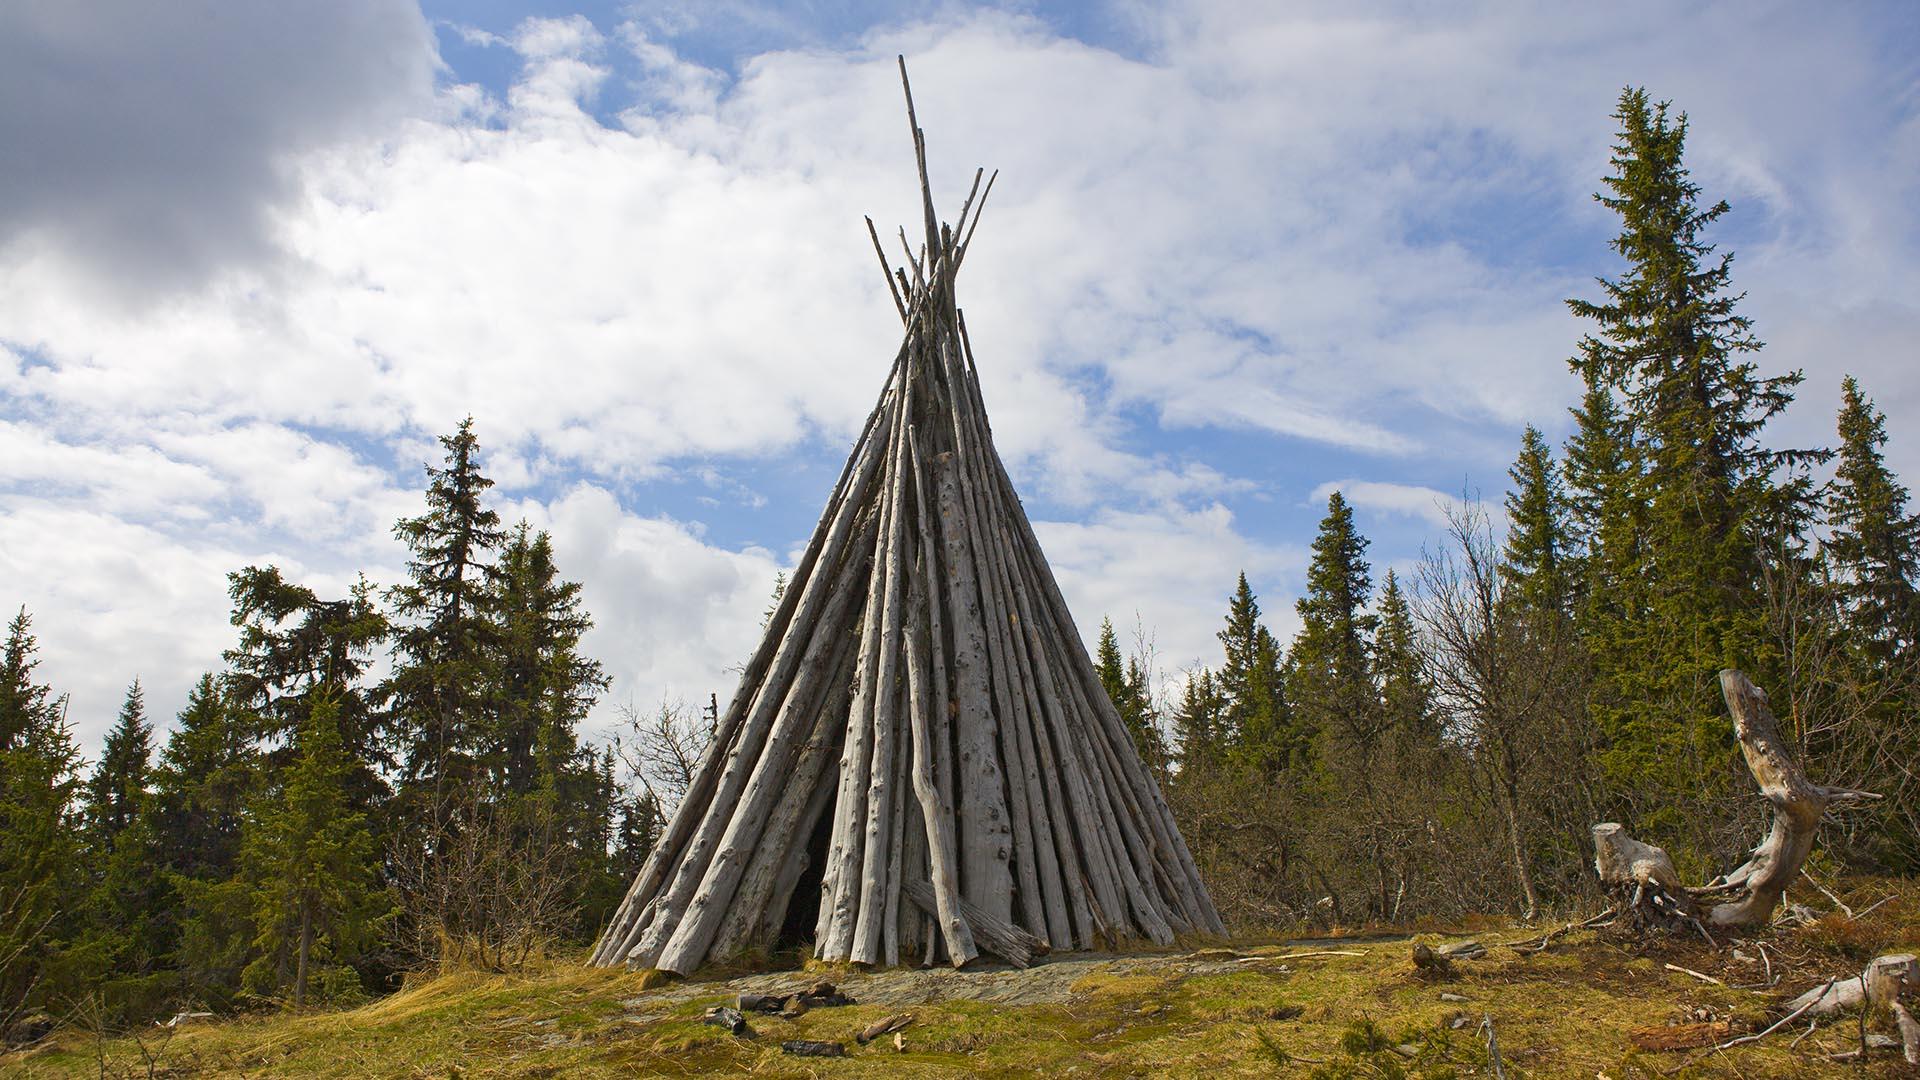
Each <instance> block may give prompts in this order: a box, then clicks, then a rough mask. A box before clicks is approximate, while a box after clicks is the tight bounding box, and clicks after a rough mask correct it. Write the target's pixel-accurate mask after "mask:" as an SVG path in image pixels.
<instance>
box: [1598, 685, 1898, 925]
mask: <svg viewBox="0 0 1920 1080" xmlns="http://www.w3.org/2000/svg"><path fill="white" fill-rule="evenodd" d="M1720 690H1721V693H1722V695H1723V696H1724V697H1725V698H1726V701H1727V709H1728V711H1730V712H1731V713H1732V714H1733V730H1734V734H1735V735H1736V736H1737V737H1738V738H1739V740H1740V752H1741V754H1742V755H1744V756H1745V757H1746V760H1747V768H1748V770H1750V771H1751V772H1752V773H1753V779H1754V782H1755V783H1757V784H1758V785H1759V787H1760V793H1761V794H1762V795H1764V796H1765V797H1766V799H1767V802H1769V803H1770V804H1772V806H1773V825H1772V827H1771V828H1770V829H1768V830H1767V835H1766V837H1765V838H1764V839H1762V840H1761V842H1760V844H1759V846H1758V847H1755V848H1754V849H1753V855H1752V857H1751V858H1749V859H1748V860H1747V861H1746V863H1744V864H1743V865H1741V866H1740V867H1739V868H1738V869H1736V870H1734V871H1733V872H1731V873H1729V874H1726V875H1724V876H1722V877H1720V878H1718V879H1716V880H1714V881H1712V882H1709V883H1708V884H1707V885H1705V886H1703V887H1700V888H1687V887H1685V886H1683V885H1682V884H1681V883H1680V876H1679V874H1678V873H1676V872H1675V871H1674V868H1673V860H1671V859H1670V858H1668V857H1667V853H1666V852H1665V851H1662V850H1661V849H1660V848H1658V847H1655V846H1653V845H1652V844H1645V843H1642V842H1640V841H1638V840H1635V839H1634V838H1633V837H1631V836H1628V835H1627V831H1626V829H1625V828H1624V827H1622V826H1621V825H1619V824H1617V823H1614V822H1606V823H1603V824H1600V825H1595V826H1594V827H1593V845H1594V869H1595V871H1597V872H1598V873H1599V875H1600V881H1601V884H1602V885H1603V886H1604V887H1605V888H1606V890H1607V892H1608V893H1609V894H1610V895H1612V897H1613V898H1614V901H1615V903H1616V904H1618V905H1619V908H1620V913H1621V916H1622V918H1623V919H1625V920H1626V921H1628V922H1629V923H1630V924H1637V925H1639V926H1643V927H1660V928H1665V929H1673V928H1675V927H1678V926H1684V925H1692V926H1695V927H1698V928H1699V929H1700V931H1701V933H1703V934H1707V933H1708V931H1707V928H1708V927H1716V926H1755V925H1763V924H1765V923H1766V921H1767V920H1768V919H1769V918H1771V917H1772V915H1773V912H1774V909H1775V908H1777V907H1778V906H1779V904H1780V897H1781V896H1782V895H1783V894H1784V893H1785V892H1786V891H1787V886H1789V885H1791V884H1793V880H1794V878H1795V877H1796V876H1798V875H1799V873H1800V868H1801V866H1803V865H1804V864H1805V863H1806V861H1807V855H1808V854H1809V853H1810V852H1811V851H1812V850H1813V839H1814V834H1815V833H1816V831H1818V829H1819V825H1820V819H1821V817H1823V816H1824V815H1825V814H1826V813H1827V811H1828V810H1830V809H1833V808H1835V807H1840V806H1846V805H1850V804H1852V803H1856V802H1861V801H1864V800H1867V799H1877V798H1879V797H1880V796H1878V795H1875V794H1872V793H1871V792H1865V791H1853V790H1850V789H1847V788H1830V787H1821V786H1819V785H1817V784H1814V783H1812V782H1810V781H1809V780H1808V779H1807V776H1806V773H1805V772H1803V771H1802V770H1801V768H1800V765H1799V763H1798V762H1796V761H1794V760H1793V757H1792V756H1791V755H1789V754H1788V753H1787V747H1786V743H1785V741H1784V740H1783V739H1781V737H1780V727H1779V723H1778V722H1777V721H1776V720H1775V719H1774V717H1773V710H1772V709H1770V708H1768V707H1767V695H1766V694H1765V693H1764V692H1762V691H1761V690H1760V688H1759V687H1757V686H1755V685H1753V683H1751V682H1749V681H1748V680H1747V677H1746V676H1745V675H1743V674H1741V673H1740V672H1738V671H1735V670H1733V669H1731V668H1729V669H1727V670H1725V671H1722V672H1721V673H1720ZM1708 936H1709V938H1710V937H1711V935H1710V934H1709V935H1708Z"/></svg>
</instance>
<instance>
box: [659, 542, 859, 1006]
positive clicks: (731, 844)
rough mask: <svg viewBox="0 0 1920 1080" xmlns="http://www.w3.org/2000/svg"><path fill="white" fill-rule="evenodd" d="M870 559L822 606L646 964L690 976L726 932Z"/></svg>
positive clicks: (852, 564) (838, 653) (854, 567)
mask: <svg viewBox="0 0 1920 1080" xmlns="http://www.w3.org/2000/svg"><path fill="white" fill-rule="evenodd" d="M869 562H870V560H869V559H868V558H866V557H855V558H849V559H848V560H846V564H845V565H844V566H843V567H842V568H841V571H840V574H839V576H838V580H836V581H835V582H834V584H833V587H832V590H831V593H830V595H831V597H832V598H831V599H830V600H829V601H828V603H827V604H826V606H825V607H824V608H822V610H821V614H820V621H819V624H818V625H817V626H816V627H815V628H814V633H813V635H812V640H811V641H809V642H808V643H807V650H806V653H805V655H804V656H803V657H802V659H801V661H800V663H799V666H798V668H797V669H796V675H795V678H794V679H793V681H792V684H791V686H790V688H789V689H788V691H787V694H786V701H785V702H783V703H782V705H781V708H780V712H779V714H778V715H777V716H776V717H775V718H774V719H773V721H772V722H771V730H770V732H769V735H768V737H767V740H766V742H765V744H764V745H763V747H762V748H761V750H760V753H759V755H758V758H757V760H755V761H754V762H753V763H752V771H751V774H750V775H749V776H748V778H747V780H746V782H745V783H744V784H743V785H741V786H740V788H739V793H738V795H737V798H736V801H735V802H734V803H733V805H732V809H731V813H730V815H720V814H714V815H711V816H710V818H709V820H721V819H722V818H723V816H724V817H725V818H726V827H725V830H724V831H723V832H722V833H721V834H720V838H719V840H718V842H717V844H716V845H715V847H714V851H713V856H712V858H711V859H710V860H708V863H707V867H706V873H705V874H704V875H702V877H701V879H700V881H699V883H698V886H697V887H696V888H695V889H694V890H693V892H692V894H691V898H690V899H689V900H688V901H687V905H686V908H685V911H684V912H683V913H682V914H681V915H680V918H679V920H678V925H677V926H676V927H675V928H674V929H673V932H672V935H671V936H670V937H668V938H667V939H666V942H665V943H664V944H663V945H662V946H661V948H660V951H659V954H658V956H657V957H656V958H654V959H653V961H652V963H650V964H649V965H648V966H651V967H657V968H659V969H661V970H662V971H671V972H675V973H678V974H681V975H687V974H691V973H692V972H693V971H694V969H695V968H697V967H699V965H700V963H701V962H702V961H703V960H705V959H706V955H707V947H708V946H709V945H710V944H712V942H713V936H714V933H715V932H716V931H717V930H718V929H719V928H720V922H721V920H722V919H723V918H724V917H725V915H726V911H727V906H728V903H729V902H730V901H731V900H732V899H733V897H734V891H735V887H736V886H737V885H739V883H740V878H741V875H742V874H744V873H745V871H746V868H747V862H748V860H749V859H750V858H751V857H752V855H753V851H754V848H755V847H756V846H758V844H759V841H760V837H761V830H762V828H763V827H764V826H765V825H766V823H767V820H768V817H769V815H770V814H771V812H772V809H773V806H774V803H775V802H776V801H777V800H778V799H779V797H780V793H781V792H782V791H783V790H785V788H786V787H787V786H788V784H789V783H790V780H791V776H792V766H793V763H794V761H795V759H796V758H797V756H798V755H799V753H800V750H801V746H802V743H803V741H804V740H805V739H806V738H807V737H808V736H809V735H810V734H811V732H812V730H813V727H814V720H815V719H816V717H817V716H818V711H819V709H820V707H821V706H822V705H823V704H824V703H825V702H826V700H827V699H828V698H830V697H831V696H832V691H833V687H832V685H831V681H832V676H833V674H834V672H836V671H838V670H839V668H840V666H841V662H842V661H843V660H844V659H845V654H844V652H843V651H842V649H843V648H844V647H845V642H846V640H847V637H848V636H849V633H848V629H849V628H848V617H849V615H850V614H852V612H853V607H852V605H853V600H854V598H855V597H856V596H858V594H859V592H860V589H859V586H860V584H861V583H862V582H863V580H864V578H865V576H866V573H867V567H868V564H869Z"/></svg>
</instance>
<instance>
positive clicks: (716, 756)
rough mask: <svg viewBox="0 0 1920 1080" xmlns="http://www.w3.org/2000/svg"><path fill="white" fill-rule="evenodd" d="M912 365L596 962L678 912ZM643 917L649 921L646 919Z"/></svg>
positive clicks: (831, 563) (855, 460)
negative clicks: (719, 796) (689, 873)
mask: <svg viewBox="0 0 1920 1080" xmlns="http://www.w3.org/2000/svg"><path fill="white" fill-rule="evenodd" d="M905 360H906V353H905V351H904V350H903V351H902V352H901V353H900V354H899V355H898V356H897V357H896V358H895V361H894V369H893V373H892V374H891V375H890V376H889V378H888V384H887V385H888V389H886V390H883V391H882V394H881V401H880V404H879V405H877V406H876V407H875V409H874V411H873V414H872V415H870V416H869V417H868V419H867V429H866V430H865V431H864V432H863V433H862V436H861V442H860V443H859V445H858V448H857V449H856V451H855V452H854V454H853V455H852V456H850V457H849V458H848V459H847V464H846V467H845V468H844V469H843V470H842V473H841V478H840V482H839V489H838V491H837V492H836V494H835V496H834V497H833V498H831V499H829V501H828V504H827V508H826V510H825V511H823V512H822V514H821V518H820V524H819V525H817V526H816V527H815V529H814V536H813V538H812V540H811V541H810V542H809V544H808V547H807V550H806V553H805V554H804V555H803V556H802V557H801V561H800V564H799V566H797V567H796V568H795V576H796V579H800V580H799V583H798V584H796V585H790V586H789V587H788V589H787V592H786V595H785V596H783V597H782V598H781V603H780V605H779V606H778V607H777V608H776V610H775V620H774V623H775V624H777V625H778V627H779V632H778V633H776V632H775V625H774V624H770V625H769V628H768V633H767V634H766V636H765V637H763V638H762V639H761V642H760V646H759V647H758V648H757V649H756V650H755V652H754V656H753V657H752V658H751V659H750V660H749V661H748V663H747V667H746V670H745V671H744V672H742V674H741V677H740V685H739V687H738V688H737V689H736V690H735V692H734V697H733V701H732V703H731V704H730V705H729V706H728V708H727V712H726V717H725V719H724V720H723V721H722V722H721V724H720V727H719V730H718V731H716V733H715V737H714V740H713V742H712V743H711V744H710V745H709V746H708V750H707V754H706V756H705V757H704V758H702V760H701V763H700V767H699V769H698V770H697V771H696V772H695V774H694V776H693V779H692V782H691V783H690V784H689V786H688V790H687V795H686V797H685V799H683V800H682V802H681V804H680V806H679V807H678V808H677V809H676V810H675V812H674V815H673V818H672V820H671V821H670V822H669V823H668V826H667V829H666V831H665V833H664V835H662V836H661V838H660V840H659V842H658V843H656V844H655V846H654V850H653V851H652V852H651V853H650V854H649V855H648V857H647V861H646V863H645V864H644V865H643V866H642V868H641V871H640V873H639V874H637V875H636V876H635V877H634V881H633V885H632V886H631V887H630V888H629V889H628V892H627V897H626V898H625V900H623V902H622V904H621V907H620V909H618V910H617V911H616V912H615V916H614V918H613V920H612V921H611V922H610V923H609V924H608V927H607V929H606V930H605V931H603V932H602V934H601V939H600V942H599V944H597V945H596V946H595V949H594V952H593V954H592V957H591V961H592V962H593V963H596V964H612V963H619V962H621V961H624V960H629V959H630V958H631V957H632V956H633V954H634V951H635V949H636V948H637V947H638V945H639V942H640V941H641V939H642V938H643V936H644V935H645V934H646V933H647V932H648V931H650V930H652V929H653V923H654V920H655V919H657V918H658V914H659V912H660V911H661V910H662V908H666V909H668V910H672V909H673V905H672V904H671V903H669V902H666V898H664V897H661V896H658V895H656V893H658V891H659V890H660V889H662V888H663V887H665V886H666V884H667V882H668V875H669V873H670V872H674V873H675V874H676V878H677V877H678V873H677V871H676V867H684V865H685V862H686V855H687V851H688V847H689V844H690V843H691V841H692V839H693V837H694V836H695V835H696V833H697V832H698V831H699V828H700V826H701V825H702V824H703V823H704V822H705V821H706V820H707V818H708V816H709V815H708V814H707V809H708V808H709V807H710V806H712V805H714V804H715V802H716V800H715V798H714V795H715V792H716V790H717V789H718V788H719V787H720V785H721V782H722V778H723V776H724V775H725V774H726V766H727V765H729V764H731V763H733V762H735V761H737V760H738V753H739V750H740V747H739V745H738V743H739V739H740V735H741V734H742V729H743V728H744V727H745V726H746V724H747V721H748V713H749V712H751V711H753V709H752V708H751V707H750V703H757V702H758V701H759V699H760V698H761V697H762V696H763V694H762V690H763V688H764V686H765V683H766V681H767V680H768V678H769V676H774V677H775V678H776V680H777V681H781V682H784V681H785V680H784V678H780V677H779V676H778V672H779V667H780V664H779V661H780V659H781V658H782V657H783V656H784V655H785V654H786V653H787V651H789V649H794V651H797V648H796V647H793V646H790V645H789V642H790V640H791V639H792V638H793V637H794V636H795V635H794V634H793V633H791V631H792V630H793V623H794V621H795V619H796V617H800V618H803V619H810V618H811V616H812V612H811V611H808V612H806V613H805V615H802V614H801V612H802V607H801V605H802V603H803V601H806V600H808V598H809V596H810V595H811V594H817V593H820V592H824V591H825V590H823V589H815V588H812V585H813V583H814V581H815V580H816V577H817V576H818V575H815V574H814V573H813V570H814V568H815V567H819V566H822V565H824V566H825V567H826V568H828V570H829V571H830V570H831V568H833V567H836V566H837V565H838V562H839V560H840V558H841V556H842V554H843V551H844V548H845V542H846V538H847V537H848V535H849V534H850V532H851V530H852V526H853V521H854V517H855V516H856V515H857V514H858V512H859V510H860V508H861V506H862V504H863V502H864V501H865V496H866V492H867V488H868V486H869V485H870V484H871V483H872V481H873V478H874V476H875V475H876V474H877V472H878V471H879V467H880V464H881V461H882V457H883V454H882V452H881V450H882V442H883V440H880V439H878V438H876V432H878V431H881V430H884V429H885V427H886V425H887V424H888V422H889V421H890V420H891V419H892V417H893V415H894V413H895V411H896V409H895V408H894V407H893V405H892V403H891V400H890V399H891V397H892V394H893V384H894V381H895V380H896V379H898V378H899V377H900V375H901V373H902V372H903V370H904V364H905ZM811 602H812V604H813V605H814V608H815V609H816V610H817V606H818V604H820V603H822V602H823V600H822V599H821V598H819V597H818V596H817V595H814V596H813V597H812V601H811ZM802 646H804V642H803V643H802ZM643 914H647V915H649V917H648V918H644V919H643V918H642V915H643Z"/></svg>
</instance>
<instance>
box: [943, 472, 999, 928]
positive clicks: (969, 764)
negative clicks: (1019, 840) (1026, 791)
mask: <svg viewBox="0 0 1920 1080" xmlns="http://www.w3.org/2000/svg"><path fill="white" fill-rule="evenodd" d="M933 471H934V473H935V475H936V477H937V481H936V490H937V491H938V492H939V497H938V501H939V506H940V535H941V538H942V540H943V543H944V548H945V551H944V555H945V563H944V566H943V567H942V569H943V570H944V571H945V574H946V587H947V596H946V599H947V605H946V614H947V616H948V617H949V619H950V620H951V627H950V629H951V632H952V637H953V655H952V657H950V661H949V662H950V665H951V668H952V677H953V689H954V693H955V697H956V701H955V705H956V708H957V713H956V715H955V718H954V727H955V730H954V735H955V742H956V746H957V750H958V763H959V783H958V787H959V796H960V805H959V814H958V816H959V825H960V830H959V834H960V835H959V839H960V891H961V895H962V896H964V897H965V898H966V899H967V901H968V902H969V903H971V904H973V905H974V906H975V907H977V908H979V909H980V910H982V911H985V912H987V913H989V914H990V915H992V916H994V917H995V918H997V919H1000V920H1003V921H1006V920H1010V919H1011V918H1012V914H1013V872H1012V861H1011V860H1012V854H1013V853H1012V850H1011V848H1012V835H1011V827H1010V823H1009V821H1008V811H1007V805H1006V799H1005V797H1004V796H1003V795H1002V791H1003V790H1004V789H1003V784H1004V782H1005V781H1004V777H1003V775H1002V773H1001V769H1000V760H999V753H998V750H997V747H996V745H995V743H996V741H997V740H996V739H995V731H994V715H993V705H992V691H991V690H990V689H989V686H988V672H987V656H986V628H985V626H984V624H983V619H982V616H981V612H980V593H979V583H978V582H977V581H976V580H975V578H974V565H975V564H974V559H973V552H972V551H971V550H970V544H969V541H968V538H967V530H966V527H965V524H964V522H963V520H962V515H964V514H965V513H966V509H965V504H964V503H963V502H962V500H961V497H960V487H959V478H958V475H957V474H958V472H959V463H958V462H957V461H956V460H955V459H954V454H953V452H951V451H949V452H947V453H944V454H939V455H936V456H935V458H934V469H933Z"/></svg>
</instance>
